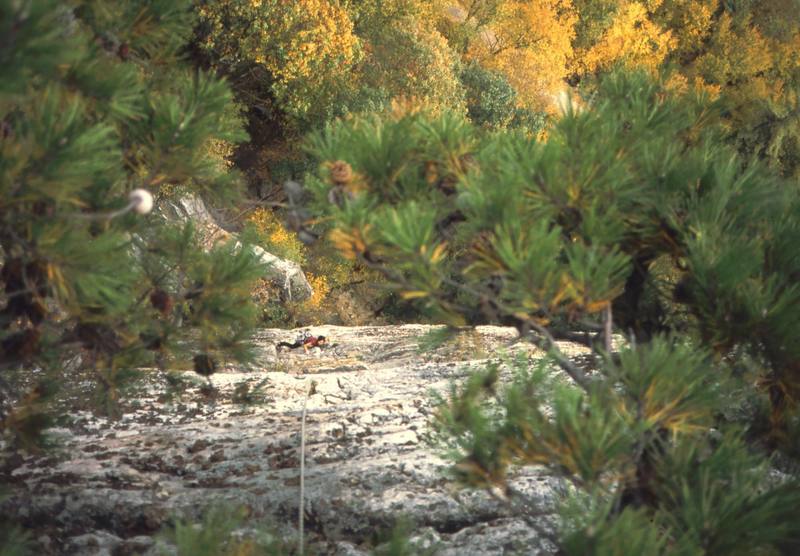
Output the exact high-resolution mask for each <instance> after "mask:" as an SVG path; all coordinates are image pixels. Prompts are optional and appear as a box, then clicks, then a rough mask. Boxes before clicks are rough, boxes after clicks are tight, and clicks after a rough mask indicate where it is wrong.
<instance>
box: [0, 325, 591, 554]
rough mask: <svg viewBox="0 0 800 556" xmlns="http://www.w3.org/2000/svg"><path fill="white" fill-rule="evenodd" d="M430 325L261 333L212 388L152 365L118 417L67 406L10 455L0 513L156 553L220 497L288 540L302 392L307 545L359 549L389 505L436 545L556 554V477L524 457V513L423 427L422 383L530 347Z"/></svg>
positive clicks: (480, 331)
mask: <svg viewBox="0 0 800 556" xmlns="http://www.w3.org/2000/svg"><path fill="white" fill-rule="evenodd" d="M432 328H434V327H431V326H424V325H404V326H387V327H335V326H321V327H314V328H312V332H313V333H314V334H324V335H325V336H327V337H329V338H330V339H331V340H332V345H330V346H327V347H325V348H324V349H319V348H315V349H313V350H311V351H310V352H309V353H308V354H306V353H304V352H303V350H302V349H298V350H294V351H288V352H280V353H279V352H276V350H275V348H274V345H275V343H276V342H278V341H292V340H293V339H294V337H295V336H296V331H287V330H274V329H268V330H263V331H261V332H260V334H259V337H258V342H259V346H260V348H261V357H260V359H259V364H258V365H257V366H256V367H255V368H254V369H251V370H248V371H242V370H241V369H235V368H227V369H224V370H222V371H220V372H218V373H217V374H215V375H213V376H212V377H211V379H210V380H211V382H212V383H213V386H214V387H215V388H214V391H213V392H209V391H208V390H207V389H205V388H202V387H201V386H202V384H203V383H202V382H198V381H196V380H194V376H193V375H192V373H179V375H183V378H185V379H186V380H187V381H191V382H190V384H191V385H190V386H189V387H187V388H183V389H181V391H180V392H172V394H170V390H169V388H168V387H167V383H166V379H167V377H166V376H165V375H164V374H163V373H160V372H156V371H143V372H144V373H147V377H146V379H145V380H144V381H143V384H142V385H141V386H140V387H139V390H138V391H137V392H136V393H135V394H134V395H132V396H130V401H129V407H126V413H125V414H124V416H123V417H122V418H121V419H119V420H115V421H113V420H108V419H105V418H99V417H96V416H93V415H91V414H90V413H88V412H73V413H71V415H70V418H69V419H68V422H66V423H64V424H63V425H61V426H60V427H59V428H55V429H52V430H51V434H52V437H53V438H54V439H55V440H56V442H57V444H58V446H59V447H58V448H57V449H56V450H55V451H52V452H47V453H45V454H43V455H37V456H34V455H29V456H26V457H24V458H21V459H20V458H17V459H16V460H15V461H9V460H7V461H6V467H7V468H8V467H9V466H10V469H8V472H10V474H11V480H12V491H11V493H10V494H11V496H10V498H8V499H6V500H5V501H4V502H3V503H2V504H0V511H2V512H3V513H5V514H10V515H14V516H16V517H17V518H19V519H20V520H21V521H22V522H23V523H25V524H26V525H27V526H28V527H30V528H31V529H32V531H33V536H34V538H35V539H36V542H37V546H38V552H37V553H41V554H43V555H46V554H88V555H100V554H109V555H124V554H161V553H162V552H161V547H159V546H158V545H157V540H156V535H157V533H158V531H159V529H160V528H162V527H163V525H164V524H165V523H166V522H167V521H168V520H169V519H170V518H172V517H175V516H182V517H184V518H188V519H199V516H200V515H201V514H202V513H203V511H204V510H205V509H206V508H208V507H210V506H212V505H215V504H221V503H228V504H229V505H231V506H233V507H242V506H243V507H246V508H247V510H248V515H249V519H250V520H252V521H253V522H259V523H262V522H265V523H268V524H270V526H271V527H273V528H274V529H276V530H277V531H278V533H279V534H281V535H283V536H284V537H286V538H289V539H291V538H295V537H296V535H297V530H296V526H297V513H298V503H299V484H300V472H299V471H300V470H299V464H300V450H299V447H300V430H301V415H302V412H303V405H304V402H305V404H306V411H307V417H306V459H305V503H304V509H305V535H306V539H307V542H308V550H307V553H308V554H339V555H345V554H349V555H360V554H369V553H371V550H372V548H373V544H372V543H373V541H374V538H375V533H376V532H378V531H383V530H386V529H387V528H389V527H391V526H392V524H393V523H395V522H396V520H397V519H398V518H400V517H402V516H405V517H408V518H410V519H411V520H412V521H413V522H414V523H415V524H416V527H415V529H414V538H415V539H416V540H417V541H418V543H419V546H429V547H435V548H436V552H435V553H436V554H442V555H450V556H456V555H471V554H474V555H483V554H486V555H488V554H531V555H535V554H551V553H553V552H554V547H553V546H552V545H551V544H550V543H549V541H547V540H546V539H545V538H543V536H542V534H541V531H543V530H549V531H552V527H553V517H552V511H553V504H554V501H555V500H556V499H557V497H558V496H559V492H561V491H560V485H559V483H558V482H557V481H556V480H555V479H554V478H552V477H550V476H547V475H545V474H544V473H543V471H542V470H541V469H537V468H526V469H522V470H520V471H518V472H517V473H516V475H515V476H514V478H513V486H514V487H515V488H516V489H517V490H518V491H520V492H523V493H524V494H525V495H526V496H527V499H528V500H529V501H530V503H531V504H533V505H534V506H536V508H534V511H536V512H537V513H539V514H541V517H538V518H536V519H537V520H538V523H537V524H534V523H530V522H526V521H525V520H523V519H522V518H520V517H516V516H515V515H514V514H513V513H512V512H511V511H510V510H509V508H508V507H507V505H506V504H505V503H503V502H502V501H500V500H497V499H496V498H494V497H492V496H491V495H490V494H489V493H487V492H484V491H472V490H460V489H458V488H455V486H454V485H453V484H451V482H450V481H449V480H448V478H447V475H446V474H445V470H446V467H447V464H446V462H445V461H444V460H443V459H441V458H440V457H439V456H438V454H437V452H436V450H435V449H433V448H431V447H430V446H428V445H427V444H426V443H425V441H424V439H423V436H424V434H425V432H426V430H427V423H428V421H429V420H430V417H431V415H432V412H433V410H434V401H433V397H432V395H431V391H439V392H441V393H446V392H447V391H448V389H449V386H450V384H451V383H452V382H453V381H458V380H459V379H463V378H464V377H466V376H467V375H468V374H469V373H470V372H471V371H472V370H473V369H476V368H479V367H481V366H482V365H484V364H485V363H486V361H487V360H488V359H493V358H496V357H498V355H499V354H500V353H502V352H516V351H524V352H525V353H527V354H528V355H529V357H531V358H539V357H541V356H542V353H541V352H540V351H538V350H536V348H534V347H533V346H530V345H529V344H526V343H523V342H519V341H517V339H516V331H515V330H513V329H511V328H502V327H491V326H485V327H477V328H475V329H470V330H464V331H461V332H459V333H458V334H457V335H456V336H455V337H453V338H450V339H449V340H448V341H446V342H445V343H444V344H442V345H441V346H439V347H437V348H435V349H433V350H430V351H426V352H424V353H422V352H420V350H419V345H420V343H424V339H425V337H426V334H428V333H429V332H430V331H431V329H432ZM562 350H563V351H564V352H565V353H567V354H568V355H570V356H574V357H579V356H581V355H582V354H583V353H584V352H583V348H581V347H580V346H577V345H571V344H564V345H562ZM174 380H175V379H174V376H173V378H172V381H173V382H174ZM312 382H313V386H312ZM308 392H311V393H310V395H308V398H307V400H306V395H307V393H308ZM159 542H163V541H159Z"/></svg>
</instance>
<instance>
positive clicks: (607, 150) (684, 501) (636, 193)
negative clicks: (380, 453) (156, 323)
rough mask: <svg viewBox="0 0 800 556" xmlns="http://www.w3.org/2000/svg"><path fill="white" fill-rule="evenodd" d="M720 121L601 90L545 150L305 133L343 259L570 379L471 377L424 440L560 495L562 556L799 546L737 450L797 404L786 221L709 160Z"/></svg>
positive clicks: (636, 81)
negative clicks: (579, 361) (579, 351)
mask: <svg viewBox="0 0 800 556" xmlns="http://www.w3.org/2000/svg"><path fill="white" fill-rule="evenodd" d="M718 109H719V105H718V104H715V103H712V102H710V101H709V100H708V98H706V97H705V96H704V95H703V94H700V93H697V94H695V93H680V92H675V91H674V90H671V89H669V88H668V87H666V86H665V85H664V84H662V82H660V81H658V80H653V79H652V78H650V77H648V76H647V75H645V74H643V73H621V72H618V73H614V74H611V75H610V76H608V77H606V78H604V79H602V80H600V81H599V84H598V88H597V94H596V97H595V98H594V100H593V102H592V104H591V106H590V107H589V108H588V109H585V110H582V111H574V110H572V111H568V112H567V113H566V114H565V115H564V116H563V117H562V118H561V119H560V120H558V121H556V122H555V123H554V126H553V128H552V129H551V130H549V132H548V135H547V139H546V140H544V141H538V140H536V139H534V138H531V137H530V136H529V135H526V134H523V133H513V132H507V133H496V134H492V135H488V136H487V135H485V134H483V133H481V131H480V130H478V129H476V128H475V127H474V126H473V125H471V124H469V123H467V122H465V121H464V119H463V118H462V117H461V116H459V115H457V114H452V113H451V114H448V113H444V114H438V115H435V114H433V115H432V114H430V113H425V112H419V111H413V110H411V111H405V112H397V111H395V112H394V113H392V114H389V115H386V116H383V117H378V116H372V117H363V118H355V119H351V120H348V121H345V122H338V123H334V124H332V125H330V126H328V127H326V128H325V129H324V130H323V131H321V132H319V133H317V134H314V135H312V136H311V138H310V139H309V142H308V149H309V152H310V153H311V154H312V155H313V156H314V157H316V159H317V160H318V161H319V163H320V166H319V167H320V171H319V172H318V173H317V175H316V176H314V177H312V178H310V179H309V180H308V185H309V188H310V189H311V191H312V193H313V194H314V201H313V206H314V208H315V210H317V211H318V212H319V213H320V214H321V215H323V216H324V217H325V218H326V219H328V221H329V222H330V223H331V226H332V227H333V230H332V232H331V234H330V237H331V239H332V241H333V242H334V244H336V245H337V247H338V248H339V249H340V250H341V251H342V252H343V253H344V254H345V255H346V256H348V257H350V258H352V259H354V260H357V261H360V262H361V263H362V264H365V265H367V266H369V267H370V268H371V269H373V270H375V271H378V272H381V273H382V274H383V275H384V277H385V278H386V280H387V282H388V283H389V285H390V287H392V288H393V289H395V290H396V291H397V292H398V293H399V295H400V296H401V297H402V298H403V299H405V300H407V301H411V302H413V303H415V304H416V306H417V307H420V308H423V309H424V310H426V311H428V312H429V313H430V314H433V315H435V316H436V317H437V318H439V319H444V320H445V322H449V323H453V324H458V323H463V322H473V323H474V322H505V323H511V324H514V325H515V326H517V328H518V329H519V331H520V332H521V334H522V335H523V336H524V337H526V338H529V339H530V340H531V341H532V342H534V343H535V344H536V345H538V346H540V347H542V348H544V349H546V350H548V352H549V353H550V355H551V362H553V363H555V364H556V365H558V366H559V367H560V368H561V369H562V370H564V371H565V372H566V373H567V375H568V376H569V377H570V378H571V382H568V383H564V382H559V381H553V380H551V379H549V377H548V373H547V371H546V370H545V369H544V368H539V369H533V370H531V369H529V368H528V367H529V366H528V364H527V363H523V364H521V365H516V367H517V372H516V373H515V376H514V379H513V381H512V382H511V384H509V385H508V386H507V387H505V388H500V386H499V385H498V376H499V373H500V372H501V369H500V367H497V366H495V367H490V368H489V369H487V370H486V372H485V373H479V374H476V375H475V376H473V377H471V378H470V379H469V380H468V381H467V383H466V384H465V385H464V386H463V387H462V388H460V389H454V390H453V392H451V397H450V399H449V401H448V402H446V403H444V404H443V406H442V408H441V410H440V412H439V415H438V417H437V421H436V423H435V429H436V431H437V433H438V440H439V441H440V442H442V444H443V445H444V446H445V447H446V448H447V450H448V453H449V454H450V456H451V457H452V458H453V459H455V461H456V465H455V467H454V469H453V472H454V473H455V475H456V476H457V477H458V478H459V479H460V480H461V481H463V482H464V483H466V484H470V485H473V486H482V487H493V488H500V489H501V490H502V489H504V488H505V487H506V477H507V475H508V473H509V469H510V468H512V467H514V466H521V465H534V464H535V465H543V466H546V467H548V468H549V470H550V471H551V472H552V473H553V474H555V475H559V476H562V477H565V478H567V479H568V480H570V481H571V482H572V484H573V485H574V486H575V489H576V492H577V494H576V497H577V499H578V500H579V501H583V502H582V503H583V511H582V512H579V517H578V518H577V521H575V520H573V521H572V522H571V523H572V525H568V524H567V525H566V526H565V529H564V531H563V533H562V536H561V542H562V548H563V549H564V550H565V551H566V552H568V553H573V554H623V553H627V552H626V551H627V550H628V549H630V548H631V547H634V548H633V549H634V550H639V549H640V550H641V552H642V553H648V554H650V553H653V554H660V553H666V552H672V551H677V552H679V553H682V554H683V553H686V554H720V555H721V554H729V553H742V554H749V553H755V552H760V551H767V552H768V551H775V550H781V549H782V547H783V546H784V544H785V543H789V542H794V540H795V539H796V538H797V535H798V534H799V533H800V530H798V528H797V525H796V522H795V520H794V518H793V512H792V511H791V510H790V508H791V507H792V506H793V505H794V504H796V503H797V498H798V494H797V493H798V492H800V490H798V485H797V483H796V482H795V481H790V480H787V481H785V482H784V483H782V484H778V485H776V484H771V483H770V481H768V480H767V475H766V473H765V465H766V461H767V460H766V458H765V454H764V453H759V452H753V451H752V450H763V449H764V447H767V448H772V449H774V448H778V447H781V446H784V447H785V446H788V442H787V439H788V438H789V437H790V434H791V430H792V426H793V425H792V423H794V420H793V419H794V417H793V415H795V414H796V413H797V410H798V408H797V400H798V399H800V395H798V394H799V393H800V372H798V371H799V370H800V366H799V365H798V361H800V354H798V353H796V349H797V346H798V345H800V344H798V342H797V341H796V336H797V331H798V330H800V322H797V319H798V318H799V317H798V313H797V311H796V308H797V307H798V306H800V299H798V298H797V295H798V291H799V290H798V288H797V285H796V283H795V282H796V280H795V278H796V276H797V272H798V270H799V269H798V268H797V261H798V257H797V239H798V238H797V224H796V222H797V221H798V218H797V216H798V213H797V211H798V210H800V209H799V208H798V207H800V203H798V200H797V195H796V190H795V188H794V187H793V186H792V184H790V183H787V182H785V181H782V180H781V179H779V178H778V177H776V176H775V175H774V174H773V173H772V172H770V171H769V170H768V169H766V168H765V167H764V166H762V165H760V164H758V163H753V164H747V163H745V162H744V161H743V160H741V159H739V158H738V157H737V156H736V153H735V151H734V150H733V149H732V148H731V147H729V146H727V145H726V142H725V131H724V129H722V128H720V127H719V125H718V121H719V116H718V114H719V112H718ZM613 331H616V332H618V333H622V334H623V335H624V337H625V339H626V341H627V344H628V347H626V348H619V347H618V348H617V350H616V352H614V346H613V345H612V342H611V340H612V338H611V336H610V335H609V333H608V332H613ZM556 339H568V340H571V341H580V342H582V343H584V344H585V345H586V346H587V347H588V348H591V350H592V359H593V360H594V364H595V366H596V372H595V373H594V374H593V375H591V376H590V375H589V374H588V373H587V372H586V371H585V370H584V369H582V368H580V367H579V366H578V365H576V364H575V363H574V362H573V361H571V360H570V359H569V358H568V357H567V356H566V355H565V354H564V353H562V352H561V351H560V350H559V348H558V345H557V343H556ZM737 360H739V361H745V360H746V361H747V362H748V363H747V366H748V371H747V373H745V374H742V373H741V372H740V370H739V368H738V367H739V366H738V365H737V363H736V361H737ZM753 398H756V399H760V400H761V401H762V402H764V403H769V405H770V411H771V413H770V416H769V417H770V418H769V421H770V422H769V425H768V426H767V427H763V426H762V425H761V424H759V423H758V422H757V419H755V418H754V417H755V416H754V415H753V414H752V413H751V414H750V420H749V421H748V420H747V419H745V420H744V423H743V424H744V427H745V428H746V429H748V430H747V433H748V436H747V438H748V439H749V441H750V442H752V441H753V440H756V441H757V442H756V444H755V446H752V445H751V446H745V444H744V443H743V442H744V441H743V440H742V433H740V432H739V431H738V430H737V427H736V426H734V425H733V424H731V423H730V422H728V421H727V420H726V419H725V418H724V417H723V416H724V415H726V414H730V412H731V408H741V407H744V406H745V405H746V404H752V402H753ZM745 400H747V401H745ZM756 405H757V404H756ZM713 429H716V430H717V432H714V433H712V430H713ZM744 475H747V478H745V477H744ZM509 495H513V493H511V494H509ZM712 514H713V515H712ZM747 522H751V523H757V524H759V525H758V528H759V531H758V533H755V532H752V530H751V529H750V528H749V527H747V526H745V525H744V524H745V523H747ZM620 539H626V542H625V543H624V544H623V543H621V542H620Z"/></svg>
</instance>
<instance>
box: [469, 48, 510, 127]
mask: <svg viewBox="0 0 800 556" xmlns="http://www.w3.org/2000/svg"><path fill="white" fill-rule="evenodd" d="M460 77H461V83H462V85H463V87H464V90H465V91H466V96H467V115H468V116H469V119H470V120H471V121H472V123H474V124H475V125H479V126H485V127H488V128H489V129H502V128H505V127H507V126H508V125H509V124H510V123H511V121H512V120H513V118H514V113H515V109H516V100H517V93H516V91H514V88H513V87H512V86H511V85H510V84H509V83H508V81H507V80H506V79H505V78H504V77H503V76H502V75H501V74H499V73H496V72H493V71H491V70H487V69H484V68H482V67H481V66H480V65H478V64H476V63H474V62H473V63H471V64H468V65H467V66H465V67H464V69H463V70H462V71H461V76H460Z"/></svg>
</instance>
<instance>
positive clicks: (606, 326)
mask: <svg viewBox="0 0 800 556" xmlns="http://www.w3.org/2000/svg"><path fill="white" fill-rule="evenodd" d="M613 330H614V314H613V313H612V312H611V303H609V304H608V305H607V306H606V308H605V310H604V311H603V340H604V341H605V345H606V354H607V355H611V347H612V346H611V334H612V333H613Z"/></svg>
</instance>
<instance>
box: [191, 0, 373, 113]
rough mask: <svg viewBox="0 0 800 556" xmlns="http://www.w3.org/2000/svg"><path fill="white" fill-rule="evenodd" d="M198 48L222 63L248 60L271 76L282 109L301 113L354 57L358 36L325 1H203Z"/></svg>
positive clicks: (346, 19)
mask: <svg viewBox="0 0 800 556" xmlns="http://www.w3.org/2000/svg"><path fill="white" fill-rule="evenodd" d="M198 13H199V16H200V20H201V22H202V23H203V24H204V25H205V27H207V28H208V29H209V31H208V33H207V34H206V35H205V38H204V41H203V44H202V46H203V47H204V48H206V49H207V50H210V51H214V52H215V53H216V55H217V56H218V58H219V59H220V60H222V61H223V62H225V63H233V64H235V63H239V62H250V63H255V64H257V65H259V66H261V67H262V68H263V69H265V70H266V71H267V72H269V74H270V75H271V77H272V89H273V92H274V93H275V94H276V96H277V97H278V98H279V99H280V100H281V101H283V102H284V103H285V108H286V109H287V111H288V112H290V113H294V114H299V115H303V114H305V113H306V112H307V111H308V110H309V109H310V108H312V103H313V101H314V99H319V97H320V95H321V94H326V93H328V94H330V93H331V91H330V89H331V85H330V81H331V80H333V81H335V80H336V79H337V78H344V77H345V76H346V74H347V71H348V68H349V67H350V66H351V65H352V64H353V63H354V62H355V61H356V60H357V58H358V52H359V41H358V38H357V37H356V36H355V35H354V34H353V23H352V21H350V18H349V16H348V14H347V12H346V11H345V10H344V9H343V8H342V7H341V6H340V5H339V3H338V2H336V1H329V0H293V1H291V2H286V1H283V0H206V1H205V2H202V4H201V5H200V6H199V7H198Z"/></svg>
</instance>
